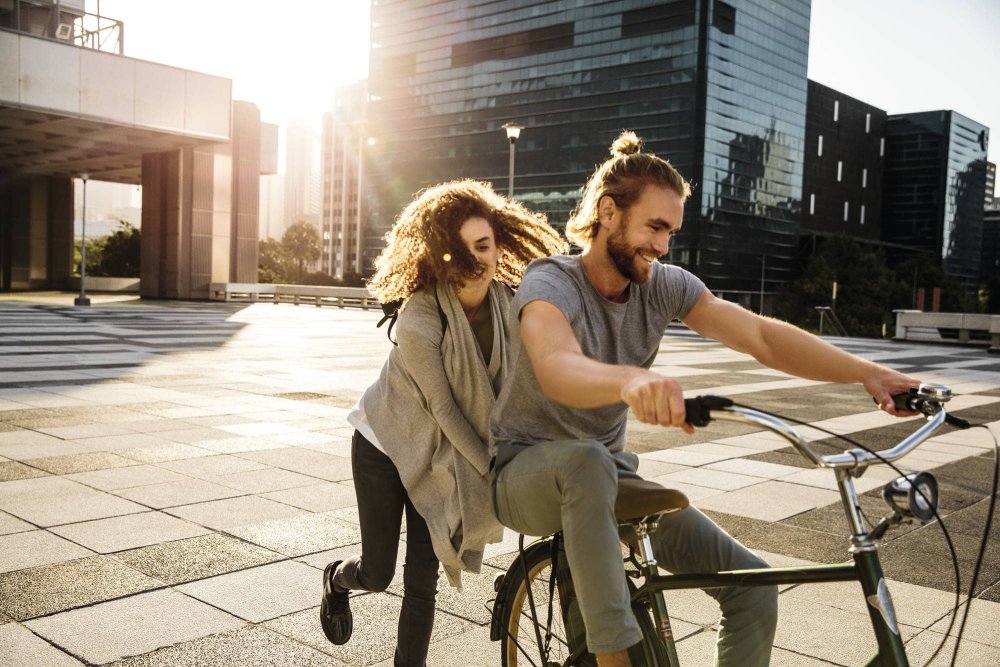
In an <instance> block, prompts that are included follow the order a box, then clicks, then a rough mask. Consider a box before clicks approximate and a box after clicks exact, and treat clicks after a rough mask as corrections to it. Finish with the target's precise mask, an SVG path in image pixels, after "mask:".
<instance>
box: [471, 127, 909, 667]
mask: <svg viewBox="0 0 1000 667" xmlns="http://www.w3.org/2000/svg"><path fill="white" fill-rule="evenodd" d="M640 149H641V144H640V142H639V139H638V138H637V137H636V136H635V135H634V134H633V133H631V132H625V133H623V134H622V135H621V136H620V137H619V138H618V140H617V141H615V143H614V144H613V146H612V151H611V152H612V157H611V158H610V159H608V160H607V161H606V162H605V163H604V164H602V165H601V166H599V167H598V168H597V170H596V171H595V172H594V174H593V175H592V176H591V178H590V180H589V181H588V184H587V188H586V190H585V193H584V196H583V199H582V200H581V202H580V205H579V207H578V208H577V210H576V212H575V213H574V215H573V217H572V219H571V220H570V222H569V224H568V225H567V236H568V237H569V239H570V240H571V241H573V242H575V243H576V244H577V245H580V246H581V247H583V249H584V251H583V254H582V255H578V256H571V257H566V256H561V257H552V258H547V259H542V260H537V261H535V262H534V263H533V264H532V265H531V267H529V269H528V272H527V273H526V275H525V277H524V280H523V282H522V283H521V286H520V288H519V290H518V293H517V296H516V298H515V300H514V303H513V305H512V309H511V313H510V316H511V317H512V318H517V320H513V321H512V323H511V324H512V326H511V327H510V329H511V331H512V334H514V335H512V346H513V347H512V354H513V355H514V362H513V366H514V370H513V374H512V377H510V378H509V379H508V381H507V384H506V386H505V387H504V390H503V391H502V393H501V395H500V397H499V399H498V400H497V404H496V407H495V409H494V411H493V415H492V419H491V423H490V431H491V439H492V441H493V445H494V447H495V453H496V459H495V467H494V469H493V472H492V479H493V485H492V487H491V489H492V492H493V501H494V508H495V510H496V512H497V516H498V518H499V520H500V521H501V522H502V523H503V524H505V525H507V526H509V527H510V528H513V529H514V530H517V531H519V532H522V533H527V534H530V535H545V534H549V533H553V532H555V531H558V530H562V531H563V533H564V537H565V545H566V555H567V559H568V561H569V565H570V569H571V570H572V571H573V573H574V584H575V587H576V591H577V595H578V599H579V604H580V609H581V613H582V616H583V620H584V625H585V627H586V631H587V645H588V647H589V649H590V651H591V652H592V653H594V654H595V655H596V656H597V659H598V664H599V665H600V666H601V667H612V666H613V667H617V666H619V665H628V664H629V659H628V655H627V648H628V647H629V646H631V645H633V644H635V643H637V642H638V641H639V640H640V637H641V635H640V633H639V628H638V625H637V623H636V621H635V618H634V616H633V615H632V612H631V607H630V605H629V597H628V590H627V587H626V583H625V574H624V567H623V564H622V559H621V553H620V547H619V542H618V531H617V529H616V521H615V518H614V501H615V495H616V490H617V484H618V479H619V478H623V477H636V476H637V475H636V472H635V471H636V469H637V466H638V458H637V457H636V456H635V455H634V454H631V453H628V452H625V451H624V446H625V439H626V438H625V435H626V434H625V425H626V419H627V417H628V411H629V410H631V411H632V412H633V414H634V415H635V417H636V419H638V420H639V421H641V422H644V423H649V424H659V425H661V426H674V427H678V428H681V429H683V430H684V431H686V432H688V433H692V432H693V427H692V426H691V425H689V424H687V423H686V422H685V414H684V398H683V393H682V391H681V387H680V385H679V384H678V383H677V381H675V380H673V379H671V378H668V377H664V376H662V375H660V374H658V373H654V372H652V371H650V370H648V369H649V367H650V366H651V365H652V363H653V360H654V358H655V356H656V352H657V350H658V348H659V345H660V341H661V339H662V335H663V331H664V330H665V329H666V327H667V324H668V323H669V322H670V321H671V320H673V319H680V320H682V321H683V322H684V323H685V324H686V325H687V326H688V327H690V328H691V329H692V330H694V331H696V332H698V333H700V334H702V335H703V336H707V337H709V338H714V339H717V340H719V341H721V342H723V343H725V344H726V345H727V346H729V347H731V348H733V349H735V350H738V351H740V352H745V353H747V354H750V355H752V356H753V357H755V358H756V359H757V360H758V361H760V362H761V363H764V364H766V365H768V366H770V367H772V368H776V369H778V370H781V371H784V372H787V373H792V374H795V375H798V376H801V377H805V378H810V379H814V380H821V381H826V382H844V383H855V382H856V383H861V384H863V385H864V388H865V389H866V390H867V391H868V392H869V393H870V394H871V395H872V396H874V397H875V398H876V400H877V401H878V402H879V405H880V407H881V408H882V409H883V410H886V411H887V412H890V413H895V411H894V408H893V404H892V399H891V395H893V394H896V393H900V392H903V391H906V390H907V389H909V388H910V387H913V386H917V385H918V384H919V383H918V381H916V380H914V379H913V378H909V377H906V376H904V375H902V374H900V373H897V372H895V371H893V370H891V369H888V368H885V367H883V366H879V365H877V364H874V363H871V362H869V361H866V360H864V359H861V358H859V357H855V356H853V355H851V354H848V353H846V352H844V351H842V350H839V349H837V348H835V347H833V346H831V345H829V344H827V343H825V342H823V341H821V340H820V339H818V338H816V337H815V336H813V335H811V334H808V333H806V332H804V331H802V330H801V329H798V328H796V327H793V326H791V325H789V324H786V323H784V322H780V321H777V320H773V319H768V318H764V317H760V316H758V315H755V314H753V313H750V312H748V311H746V310H744V309H742V308H740V307H739V306H737V305H735V304H732V303H728V302H726V301H723V300H720V299H717V298H715V297H714V296H713V295H712V294H711V292H709V291H708V290H707V289H705V286H704V284H703V283H702V282H701V281H700V280H699V279H698V278H696V277H695V276H694V275H692V274H690V273H688V272H687V271H684V270H682V269H679V268H677V267H673V266H667V265H663V264H660V263H659V262H658V261H657V258H659V257H660V256H662V255H665V254H666V253H667V250H668V247H669V243H670V239H671V237H672V236H673V235H674V234H676V233H678V232H679V231H680V229H681V224H682V218H683V213H684V201H685V200H686V199H687V198H688V197H689V196H690V187H689V185H688V184H687V183H686V182H685V181H684V179H683V178H682V177H681V175H680V174H679V173H678V172H677V171H676V170H675V169H674V168H673V167H672V166H671V165H670V164H669V163H668V162H666V161H665V160H662V159H661V158H658V157H656V156H655V155H652V154H650V153H642V152H641V150H640ZM518 320H519V322H518ZM518 323H519V326H513V325H515V324H518ZM762 500H765V499H762ZM653 545H654V553H655V555H656V559H657V561H658V563H659V564H660V565H661V566H662V567H664V568H665V569H666V570H669V571H671V572H694V571H715V570H731V569H742V568H756V567H766V563H764V562H763V561H762V560H761V559H760V558H758V557H757V556H755V555H754V554H753V553H752V552H750V551H749V550H748V549H746V548H745V547H744V546H743V545H741V544H740V543H739V542H737V541H736V540H734V539H733V538H732V537H730V536H729V535H728V534H726V533H725V532H724V531H723V530H722V529H721V528H719V527H718V526H716V525H715V524H714V523H713V522H712V521H711V520H710V519H708V518H707V517H705V516H704V515H703V514H701V513H700V512H699V511H698V510H697V509H695V508H694V507H688V508H687V509H685V510H682V511H680V512H677V513H674V514H669V515H666V516H665V517H664V518H663V520H661V522H660V526H659V528H658V530H657V532H656V534H655V535H654V536H653ZM708 593H709V594H710V595H712V596H713V597H715V598H716V600H718V602H719V604H720V607H721V610H722V620H721V621H720V625H719V637H718V643H717V645H716V662H717V664H721V665H737V664H738V665H767V664H768V661H769V659H770V652H771V644H772V642H773V639H774V629H775V625H776V623H777V590H776V589H775V588H773V587H738V588H729V589H721V590H719V589H716V590H710V591H708Z"/></svg>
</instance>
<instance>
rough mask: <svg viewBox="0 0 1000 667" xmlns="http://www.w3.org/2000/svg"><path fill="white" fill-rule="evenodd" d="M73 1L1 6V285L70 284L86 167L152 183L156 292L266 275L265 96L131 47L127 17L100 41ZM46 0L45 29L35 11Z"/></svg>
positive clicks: (107, 176) (147, 209)
mask: <svg viewBox="0 0 1000 667" xmlns="http://www.w3.org/2000/svg"><path fill="white" fill-rule="evenodd" d="M71 4H72V3H65V2H64V3H59V2H34V1H33V2H27V1H26V0H12V2H8V3H7V5H6V6H5V7H4V9H5V10H7V13H6V14H3V15H0V26H2V27H0V222H2V224H0V289H3V290H24V289H58V288H61V287H64V286H65V285H66V283H67V280H68V279H69V278H70V274H71V271H72V258H73V208H74V201H73V187H72V179H73V178H75V177H79V176H80V175H82V174H87V175H88V176H89V179H90V180H93V181H111V182H116V183H131V184H136V185H142V189H143V197H142V231H143V234H142V258H141V263H142V276H141V292H142V294H143V296H149V297H162V298H205V297H207V296H208V287H209V283H211V282H226V281H239V282H246V281H254V280H255V279H256V272H257V211H258V205H259V195H258V187H259V186H258V183H259V176H260V173H261V165H262V160H261V148H260V147H261V132H262V124H261V122H260V114H259V111H258V110H257V108H256V106H254V105H253V104H250V103H247V102H236V103H233V101H232V92H231V89H232V85H231V82H230V81H229V80H228V79H225V78H221V77H216V76H210V75H207V74H202V73H199V72H194V71H190V70H184V69H179V68H176V67H168V66H165V65H161V64H159V63H152V62H147V61H142V60H136V59H134V58H128V57H126V56H124V55H123V54H122V53H123V42H122V40H121V34H122V31H123V28H124V27H123V26H122V25H121V23H120V22H111V23H110V24H109V25H113V26H114V29H115V30H117V33H116V34H117V35H118V39H117V40H116V39H94V37H95V35H94V34H93V31H92V30H91V29H90V28H89V27H88V26H94V25H95V23H94V21H95V20H96V19H94V18H93V17H91V16H89V15H87V14H86V13H85V12H83V11H82V7H81V9H80V10H79V12H78V13H79V14H80V15H79V16H69V15H65V12H61V11H60V8H65V7H66V6H68V5H71ZM79 4H80V5H82V3H79ZM38 7H43V9H45V10H46V11H47V12H48V15H49V16H50V17H51V18H50V19H49V20H48V21H49V22H45V21H42V26H43V28H44V30H42V31H41V32H36V31H35V30H34V27H35V24H32V23H30V22H28V23H26V22H25V21H24V20H23V19H24V16H25V15H27V14H31V13H32V12H33V11H34V9H33V8H35V9H37V8H38ZM67 21H68V23H66V22H67ZM62 25H68V27H67V28H62V27H61V26H62ZM98 27H99V26H97V27H94V28H93V29H94V30H97V29H98ZM110 34H115V33H114V32H113V31H112V33H110ZM63 35H69V39H62V36H63ZM98 36H100V35H98ZM95 46H100V47H101V48H108V49H109V50H110V52H105V51H101V50H98V49H97V48H92V47H95ZM265 162H267V160H265Z"/></svg>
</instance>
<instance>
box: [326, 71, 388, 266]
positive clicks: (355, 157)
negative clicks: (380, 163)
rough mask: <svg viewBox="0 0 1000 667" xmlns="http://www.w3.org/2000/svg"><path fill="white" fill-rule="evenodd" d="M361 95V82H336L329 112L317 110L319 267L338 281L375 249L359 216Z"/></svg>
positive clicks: (364, 89) (367, 262) (363, 138)
mask: <svg viewBox="0 0 1000 667" xmlns="http://www.w3.org/2000/svg"><path fill="white" fill-rule="evenodd" d="M367 97H368V85H367V82H359V83H356V84H352V85H349V86H342V87H340V88H338V89H337V90H336V91H335V94H334V109H333V111H331V112H328V113H325V114H323V136H322V142H321V146H322V149H321V161H322V172H321V173H322V178H321V180H320V182H321V184H322V196H321V214H320V233H321V237H322V244H323V248H322V253H323V254H322V258H321V259H320V268H321V270H322V271H323V272H325V273H327V274H329V275H331V276H333V277H335V278H338V279H343V278H344V276H345V275H349V274H361V273H362V272H363V271H364V267H365V266H371V265H372V262H374V259H375V256H376V255H377V254H378V252H379V250H380V248H381V244H378V245H376V244H375V243H373V241H374V239H368V242H367V243H366V235H365V229H366V225H365V224H363V221H362V217H361V208H362V207H361V186H362V182H363V176H362V162H361V159H362V155H363V149H364V147H365V146H366V145H367V139H368V137H367V135H366V132H365V106H366V101H367Z"/></svg>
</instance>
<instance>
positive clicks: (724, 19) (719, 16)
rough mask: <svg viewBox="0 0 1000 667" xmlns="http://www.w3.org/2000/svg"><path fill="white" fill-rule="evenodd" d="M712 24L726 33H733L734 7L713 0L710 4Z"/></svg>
mask: <svg viewBox="0 0 1000 667" xmlns="http://www.w3.org/2000/svg"><path fill="white" fill-rule="evenodd" d="M712 25H714V26H715V27H716V28H718V29H719V30H721V31H722V32H724V33H726V34H727V35H735V34H736V8H735V7H733V6H732V5H730V4H728V3H725V2H720V0H715V2H714V3H713V6H712Z"/></svg>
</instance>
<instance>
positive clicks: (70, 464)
mask: <svg viewBox="0 0 1000 667" xmlns="http://www.w3.org/2000/svg"><path fill="white" fill-rule="evenodd" d="M25 463H26V464H28V465H30V466H34V467H35V468H40V469H42V470H45V471H46V472H50V473H52V474H55V475H67V474H69V473H74V472H88V471H91V470H105V469H107V468H121V467H123V466H132V465H135V461H133V460H131V459H127V458H125V457H124V456H120V455H118V454H114V453H112V452H85V453H83V454H71V455H67V456H48V457H45V458H40V459H27V460H25Z"/></svg>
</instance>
